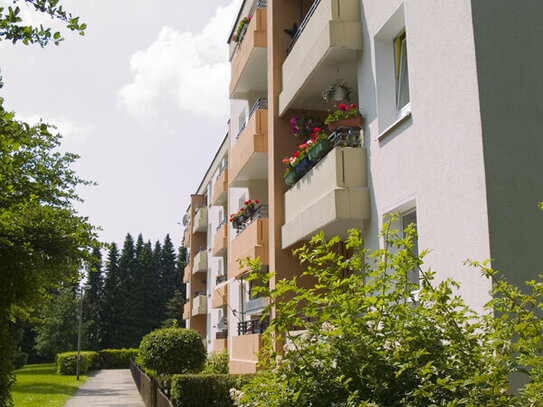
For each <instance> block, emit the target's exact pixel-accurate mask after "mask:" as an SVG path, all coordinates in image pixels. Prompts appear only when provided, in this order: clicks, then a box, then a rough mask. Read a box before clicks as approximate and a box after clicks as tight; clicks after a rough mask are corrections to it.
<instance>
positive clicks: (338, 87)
mask: <svg viewBox="0 0 543 407" xmlns="http://www.w3.org/2000/svg"><path fill="white" fill-rule="evenodd" d="M322 98H323V99H324V100H325V101H327V102H330V103H333V102H341V101H343V100H345V101H349V100H350V98H351V87H350V86H349V85H347V84H346V83H345V82H343V81H342V80H341V79H337V80H336V81H335V82H332V83H331V84H329V85H328V86H327V87H326V89H324V90H323V91H322Z"/></svg>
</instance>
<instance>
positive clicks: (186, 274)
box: [183, 264, 192, 284]
mask: <svg viewBox="0 0 543 407" xmlns="http://www.w3.org/2000/svg"><path fill="white" fill-rule="evenodd" d="M191 271H192V269H191V267H190V264H187V265H186V266H185V272H184V273H183V282H184V283H185V284H187V283H189V282H190V274H191Z"/></svg>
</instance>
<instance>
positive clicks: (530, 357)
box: [236, 223, 543, 407]
mask: <svg viewBox="0 0 543 407" xmlns="http://www.w3.org/2000/svg"><path fill="white" fill-rule="evenodd" d="M396 232H397V231H391V230H389V224H388V223H385V225H384V230H383V233H382V237H383V241H384V242H385V248H383V249H380V250H376V251H374V252H372V253H370V252H368V251H367V250H365V249H363V242H362V240H361V238H360V232H358V231H351V232H350V234H349V237H348V239H347V241H346V248H347V250H349V251H350V252H352V253H353V254H352V256H350V257H348V258H346V257H344V256H342V255H340V254H338V253H337V252H336V251H335V249H334V248H335V247H336V246H337V243H338V242H339V239H338V238H333V239H331V240H330V241H326V240H325V239H324V238H323V235H322V233H321V234H320V235H318V236H316V237H314V238H313V239H312V240H311V242H310V243H309V244H308V245H306V246H304V247H302V248H300V249H298V250H296V251H295V253H296V255H297V257H298V259H299V261H300V263H301V264H302V265H304V266H305V267H306V271H305V272H304V273H303V277H302V278H301V279H303V278H308V277H309V278H312V279H314V281H315V285H314V286H313V287H312V288H308V289H307V288H304V284H301V283H300V278H293V279H292V280H290V281H287V280H281V281H278V282H276V285H275V287H274V288H273V289H271V290H270V289H269V287H268V283H269V281H270V279H271V278H272V277H273V274H272V273H268V272H265V271H262V268H261V265H260V264H259V262H258V261H248V264H250V265H251V268H252V276H251V277H250V278H251V279H259V280H261V281H262V282H263V283H264V284H262V285H261V286H259V287H256V288H254V290H255V291H257V292H260V293H261V294H264V295H267V296H269V297H270V299H271V303H272V305H273V307H274V309H275V317H274V318H273V319H272V320H271V322H270V327H269V329H268V330H267V331H266V334H265V336H264V340H265V346H264V348H263V350H262V351H261V352H260V355H259V356H260V362H261V364H262V366H263V368H264V373H263V374H262V375H258V376H256V377H255V379H254V380H253V381H252V382H251V383H250V384H249V385H247V386H245V387H244V389H243V392H237V394H236V400H237V401H236V402H237V405H239V406H254V407H257V406H268V407H279V406H281V407H283V406H284V407H286V406H294V407H297V406H308V405H311V406H314V407H319V406H322V407H325V406H326V407H328V406H331V405H336V406H345V407H349V406H352V407H359V406H372V407H378V406H427V407H430V406H451V407H452V406H465V407H467V406H495V407H506V406H507V407H509V406H518V407H520V406H540V405H543V380H542V378H543V354H542V350H543V321H542V320H541V311H542V310H543V281H542V280H541V278H540V280H539V281H537V282H536V281H531V282H528V283H527V287H526V288H527V290H525V291H524V290H520V289H518V288H515V287H512V286H511V285H510V284H508V283H507V282H505V281H503V280H502V279H501V278H500V277H499V275H498V274H497V273H496V272H494V271H493V270H491V269H488V268H487V266H486V265H485V264H479V263H471V264H472V265H473V266H475V267H477V268H478V269H479V270H480V271H481V272H482V273H483V275H484V276H486V277H488V278H491V279H493V281H494V292H493V294H494V297H493V298H494V299H493V300H492V301H490V302H489V304H488V305H487V312H486V313H485V314H483V315H478V314H476V313H475V312H474V311H472V310H470V309H469V308H468V307H467V306H466V305H465V304H464V302H463V300H462V299H461V298H460V297H459V296H457V295H455V294H454V292H455V290H456V289H457V288H458V284H456V283H455V282H454V281H452V280H446V281H442V282H440V283H437V282H435V280H434V273H433V272H431V271H423V270H422V269H420V267H421V266H422V264H423V257H424V255H425V254H426V251H425V252H423V253H422V254H421V255H420V256H419V255H417V254H416V253H414V251H413V250H412V246H413V239H414V237H415V236H416V235H415V229H414V227H413V226H412V225H411V226H410V227H408V228H407V229H406V232H405V238H400V237H398V236H397V235H396ZM413 268H419V270H420V272H421V276H422V277H421V281H420V290H418V292H417V293H416V294H415V291H414V290H416V289H418V288H419V287H418V286H417V285H415V284H414V283H413V282H411V281H410V279H409V271H410V270H412V269H413ZM272 305H270V307H269V308H268V312H270V311H271V306H272ZM495 315H496V316H498V317H495ZM293 330H298V331H301V332H298V334H295V333H293V332H292V331H293ZM512 374H516V375H520V376H521V378H522V379H524V386H521V388H520V389H517V390H519V391H518V392H516V391H512V390H513V389H512V387H511V385H510V384H509V382H508V379H509V378H510V377H511V375H512Z"/></svg>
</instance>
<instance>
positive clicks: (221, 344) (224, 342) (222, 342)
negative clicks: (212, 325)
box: [213, 338, 228, 352]
mask: <svg viewBox="0 0 543 407" xmlns="http://www.w3.org/2000/svg"><path fill="white" fill-rule="evenodd" d="M225 349H228V339H226V338H223V339H214V340H213V351H214V352H221V351H223V350H225Z"/></svg>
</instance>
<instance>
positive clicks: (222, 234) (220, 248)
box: [213, 224, 228, 256]
mask: <svg viewBox="0 0 543 407" xmlns="http://www.w3.org/2000/svg"><path fill="white" fill-rule="evenodd" d="M227 247H228V226H227V225H226V224H224V225H223V226H222V227H221V228H220V229H219V231H218V232H217V233H215V236H214V237H213V256H222V255H223V254H224V253H225V252H226V248H227Z"/></svg>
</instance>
